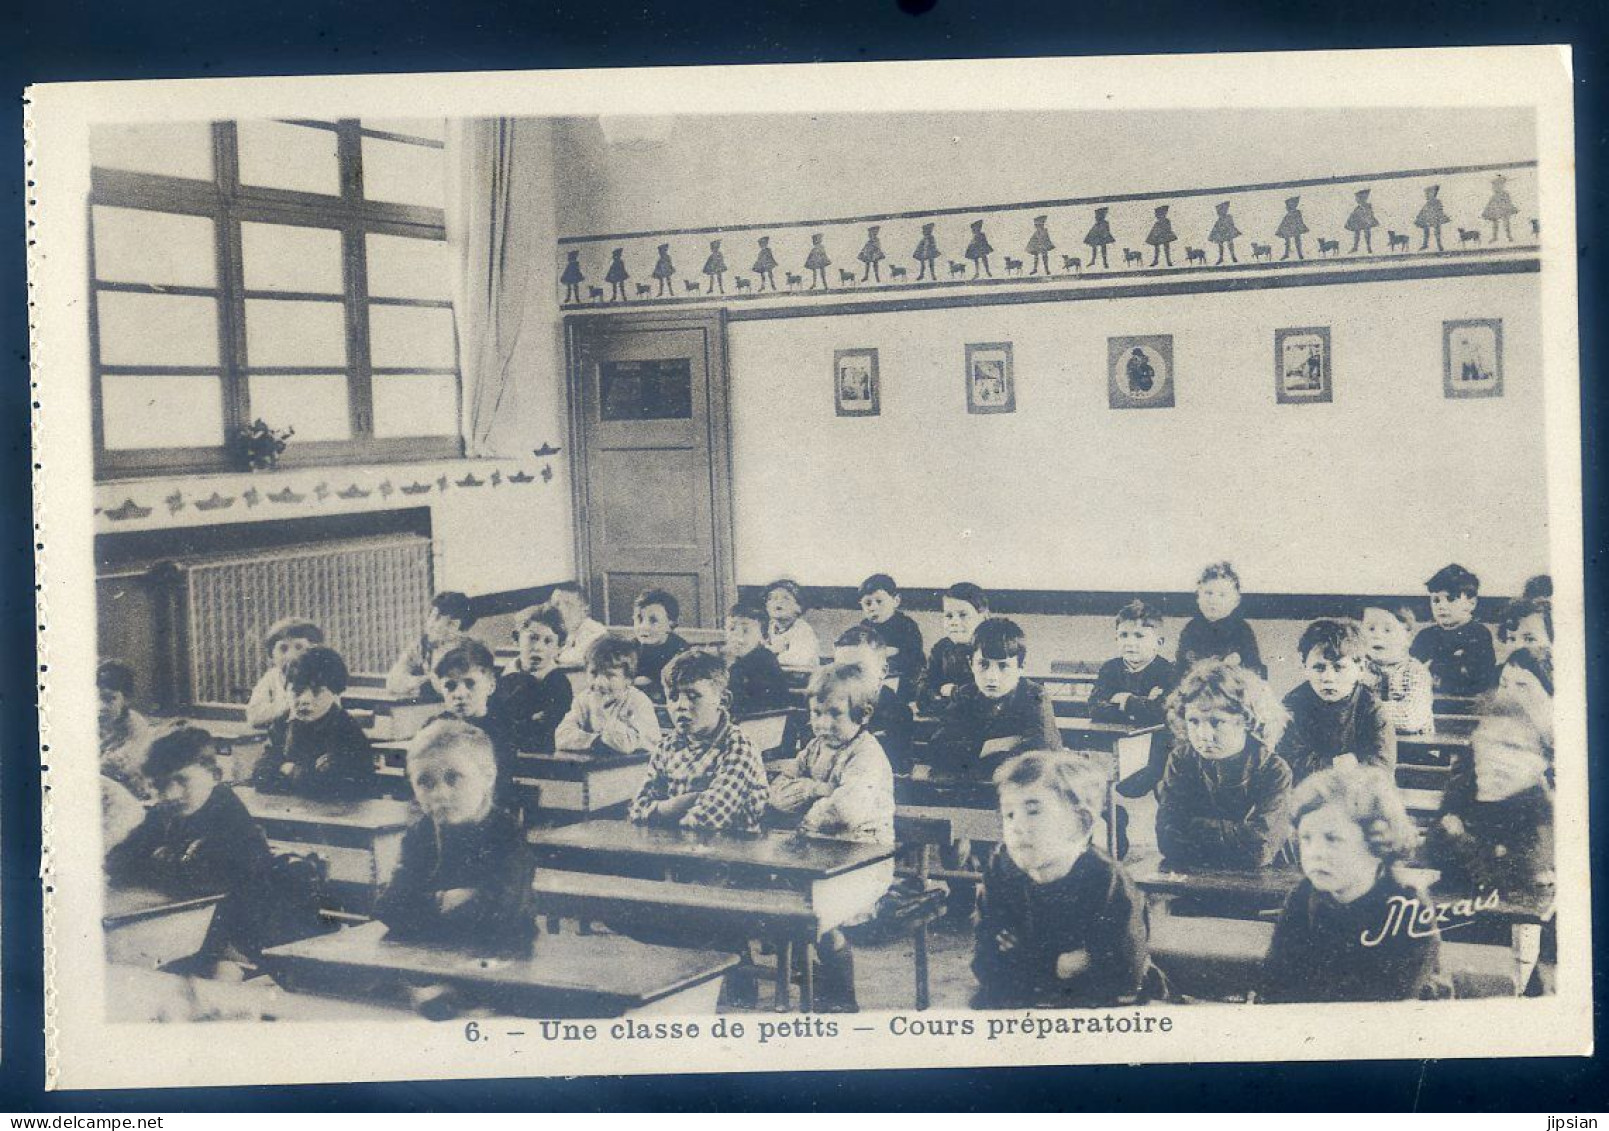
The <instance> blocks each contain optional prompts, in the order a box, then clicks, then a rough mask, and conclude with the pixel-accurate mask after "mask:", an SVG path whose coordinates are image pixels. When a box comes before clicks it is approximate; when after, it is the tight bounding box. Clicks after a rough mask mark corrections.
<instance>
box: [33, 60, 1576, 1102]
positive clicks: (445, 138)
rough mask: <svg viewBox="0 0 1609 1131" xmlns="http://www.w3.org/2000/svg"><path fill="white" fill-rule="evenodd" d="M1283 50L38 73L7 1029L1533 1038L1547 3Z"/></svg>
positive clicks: (1550, 132) (994, 1038) (1177, 1051)
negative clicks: (24, 685) (1424, 44)
mask: <svg viewBox="0 0 1609 1131" xmlns="http://www.w3.org/2000/svg"><path fill="white" fill-rule="evenodd" d="M1498 56H1500V59H1498V58H1497V57H1498ZM1494 59H1495V60H1496V62H1497V63H1500V64H1501V65H1494ZM1323 62H1324V67H1323V68H1318V69H1317V70H1315V61H1314V60H1312V59H1309V58H1306V57H1302V56H1297V55H1278V56H1269V57H1256V58H1255V59H1254V58H1252V57H1227V56H1226V57H1214V56H1204V57H1200V58H1179V59H1173V60H1164V61H1158V62H1156V64H1155V69H1154V70H1150V71H1148V72H1147V77H1146V78H1145V79H1144V81H1143V82H1142V81H1140V80H1139V79H1138V78H1137V77H1135V75H1136V73H1135V72H1134V71H1133V70H1125V61H1124V60H1120V59H1109V60H1076V61H1074V60H1027V61H1020V62H1015V63H1006V62H983V63H965V64H899V65H888V66H892V67H895V68H896V70H895V71H889V70H888V69H887V68H886V67H885V66H884V65H881V64H869V65H866V66H854V67H834V68H826V69H823V68H814V67H798V68H770V69H767V70H766V71H765V73H764V78H763V81H762V78H761V76H760V75H751V74H749V73H748V72H747V70H746V69H745V68H720V69H711V70H710V71H709V72H708V73H706V72H702V71H696V70H695V71H689V72H686V73H679V74H673V73H671V72H665V73H663V74H657V75H656V76H655V86H654V88H653V89H654V90H655V91H656V94H655V100H654V102H653V103H652V104H648V103H646V102H644V101H643V98H642V96H641V95H640V94H639V95H635V96H634V95H631V94H629V93H627V92H628V91H630V90H641V89H643V88H641V87H633V86H631V85H630V84H623V85H619V86H616V85H612V84H613V83H614V82H615V78H614V77H612V76H611V75H610V74H609V73H607V72H586V71H572V72H551V73H529V74H518V73H508V74H505V75H502V76H499V77H497V78H495V79H493V78H490V77H488V78H486V79H485V81H484V82H476V81H474V77H473V76H458V77H450V76H440V77H427V78H421V77H417V76H415V77H410V78H408V79H407V80H406V82H404V81H403V80H402V79H400V78H397V79H389V80H387V79H383V78H376V79H373V80H364V79H356V78H353V79H344V80H337V79H331V80H295V81H290V80H286V82H284V83H283V84H281V85H279V86H275V87H272V88H271V89H270V88H269V87H261V88H259V87H258V86H256V85H254V83H255V80H229V81H228V82H223V83H220V84H218V85H207V86H204V87H191V86H188V85H186V84H172V85H171V86H170V85H169V84H156V85H155V86H154V87H152V88H150V89H145V90H138V91H130V90H124V89H123V88H120V87H119V86H117V85H115V84H114V85H105V84H101V85H64V86H60V87H46V88H40V89H37V90H36V91H34V92H33V97H34V110H33V113H34V117H35V122H34V124H33V127H32V128H33V130H34V135H33V145H34V151H35V154H36V160H37V161H38V163H39V164H38V179H39V182H40V184H41V186H42V188H41V190H40V192H41V200H40V201H39V202H38V204H37V205H36V206H35V219H36V221H37V223H38V225H39V232H40V235H41V237H42V238H47V239H49V240H51V241H53V243H52V246H53V247H54V248H56V249H59V250H58V251H57V253H56V254H54V255H53V256H52V257H50V258H48V259H47V260H46V261H44V262H42V263H41V264H39V265H38V266H37V268H36V275H35V278H34V280H33V282H34V286H35V299H36V303H37V305H38V317H39V320H40V321H39V331H38V333H39V337H38V341H37V343H36V354H35V360H36V366H37V368H38V369H39V370H40V371H41V373H42V374H43V378H42V385H43V390H44V391H43V393H42V394H41V397H42V401H43V406H42V409H41V412H40V414H39V416H38V419H37V422H36V427H37V428H38V429H39V453H40V454H39V459H40V462H41V465H42V468H43V470H42V471H41V472H40V480H39V490H40V491H41V493H42V496H43V499H44V505H43V506H42V507H41V509H40V520H41V523H42V527H41V537H42V539H43V541H44V544H45V545H46V546H47V547H48V550H47V551H46V552H45V553H44V554H43V555H42V557H41V562H42V565H41V567H40V568H41V574H40V577H41V583H42V585H43V586H44V589H43V591H42V598H41V599H42V602H43V603H45V604H48V606H49V609H50V614H51V615H50V618H49V625H48V626H47V627H46V629H45V630H44V632H43V633H42V636H41V650H42V657H44V656H47V655H48V658H49V675H48V684H49V694H48V696H46V697H44V698H42V701H41V709H42V713H43V714H44V715H45V717H46V719H47V721H48V723H49V727H50V730H49V733H50V735H51V738H50V743H51V747H52V750H51V753H50V755H49V757H48V770H47V771H46V774H47V776H46V781H47V782H48V784H49V794H48V800H47V821H46V825H47V833H46V855H47V859H46V878H47V881H48V882H49V883H50V884H51V885H52V886H51V888H50V891H51V894H50V895H49V896H47V905H48V906H47V922H48V930H49V932H50V958H49V961H50V964H51V965H50V967H49V971H48V973H49V978H48V982H49V992H50V994H51V1002H52V1009H53V1010H54V1018H55V1020H54V1028H53V1032H52V1036H51V1038H50V1042H51V1043H50V1046H49V1055H50V1057H51V1061H52V1065H53V1069H52V1071H53V1072H54V1073H55V1074H56V1076H55V1083H56V1084H57V1085H58V1086H63V1087H88V1086H95V1087H116V1086H150V1085H158V1084H221V1083H258V1082H281V1083H284V1082H294V1081H310V1080H368V1079H408V1078H424V1077H431V1078H434V1077H440V1076H468V1077H473V1076H495V1075H575V1074H588V1073H598V1072H608V1073H654V1072H665V1071H676V1072H693V1071H706V1070H745V1071H747V1070H759V1069H768V1068H789V1069H793V1068H798V1067H800V1065H801V1058H802V1057H805V1056H806V1055H808V1058H809V1061H810V1066H812V1067H823V1068H868V1067H896V1066H902V1067H915V1066H943V1065H974V1064H1039V1063H1068V1062H1107V1061H1119V1062H1123V1061H1126V1062H1131V1063H1132V1062H1139V1061H1163V1060H1168V1061H1190V1060H1201V1059H1230V1060H1256V1059H1271V1058H1274V1059H1277V1058H1288V1057H1298V1058H1328V1059H1348V1058H1359V1057H1375V1056H1382V1055H1410V1056H1415V1057H1422V1056H1434V1057H1458V1056H1469V1055H1499V1056H1519V1055H1548V1054H1560V1053H1567V1052H1571V1051H1579V1050H1582V1049H1584V1048H1585V1047H1587V1046H1588V1045H1589V1044H1590V1017H1591V1006H1592V1001H1591V988H1590V975H1591V955H1590V950H1589V947H1588V943H1587V938H1586V914H1587V907H1588V905H1589V900H1590V894H1591V893H1590V887H1589V878H1588V871H1587V867H1586V855H1585V806H1586V776H1585V774H1586V745H1585V722H1584V719H1585V714H1584V704H1585V692H1584V688H1585V676H1584V655H1585V645H1584V632H1583V622H1582V609H1583V603H1582V592H1581V590H1582V580H1581V572H1580V562H1579V558H1580V552H1579V551H1580V537H1581V517H1580V506H1581V500H1580V483H1579V478H1578V476H1579V459H1578V457H1579V454H1580V453H1579V447H1578V441H1577V439H1576V435H1577V432H1576V430H1575V422H1574V416H1573V414H1574V412H1575V411H1576V409H1575V404H1576V393H1577V390H1578V377H1577V372H1576V364H1575V358H1574V353H1573V343H1574V333H1575V330H1574V327H1575V321H1574V319H1575V313H1574V310H1575V308H1574V297H1575V296H1574V289H1573V288H1574V274H1573V268H1572V267H1571V259H1572V256H1573V250H1572V240H1571V234H1570V233H1571V225H1572V224H1573V216H1574V213H1573V207H1574V204H1573V198H1572V195H1571V188H1570V181H1569V176H1568V170H1569V167H1570V164H1571V159H1570V151H1569V141H1568V139H1569V135H1570V101H1569V100H1570V81H1569V73H1568V69H1567V67H1565V66H1562V65H1561V64H1560V63H1559V59H1558V57H1557V56H1556V55H1554V54H1550V53H1549V52H1548V51H1547V50H1546V49H1543V48H1516V49H1500V50H1499V49H1487V50H1480V51H1470V52H1463V51H1449V52H1435V53H1425V54H1423V55H1416V54H1414V53H1411V52H1409V53H1402V54H1400V55H1398V54H1393V53H1385V54H1384V55H1371V56H1369V57H1368V58H1358V59H1352V58H1350V57H1347V56H1344V55H1328V56H1324V57H1323ZM1346 68H1352V69H1351V70H1346V72H1345V73H1348V74H1351V75H1352V76H1353V81H1352V82H1351V83H1350V84H1349V85H1350V87H1351V89H1352V91H1353V93H1354V94H1355V95H1356V97H1357V101H1358V104H1357V105H1355V106H1354V105H1346V104H1339V103H1337V102H1336V100H1335V97H1334V92H1333V90H1332V89H1331V88H1330V87H1327V86H1326V85H1325V84H1324V80H1323V77H1322V76H1323V75H1325V74H1334V73H1338V71H1339V70H1344V69H1346ZM895 73H897V74H898V75H900V76H903V77H904V79H903V81H902V83H893V82H892V76H893V75H894V74H895ZM632 74H636V75H637V77H638V78H639V79H640V78H641V77H642V74H643V72H632ZM1248 76H1257V77H1258V78H1259V81H1258V82H1256V83H1248V82H1246V81H1245V80H1246V79H1247V77H1248ZM1472 76H1483V79H1482V82H1484V83H1489V84H1491V85H1490V88H1486V87H1482V86H1481V84H1480V83H1476V82H1474V81H1473V78H1472ZM1237 82H1238V83H1239V85H1238V86H1237ZM734 84H735V85H734ZM1092 84H1093V85H1092ZM1253 86H1255V87H1256V88H1257V93H1256V94H1255V95H1253V94H1248V93H1246V90H1247V89H1249V88H1250V87H1253ZM895 87H898V88H899V89H898V94H897V95H890V96H889V97H890V101H889V102H888V104H887V105H886V106H884V105H882V104H881V103H877V104H876V105H877V106H878V108H876V109H872V108H870V107H871V106H872V105H873V104H874V103H873V102H872V101H870V96H869V95H868V91H870V90H876V91H878V92H880V93H879V97H881V96H882V94H881V92H885V91H888V90H892V89H893V88H895ZM1142 88H1143V89H1142ZM733 89H743V90H745V91H747V92H748V94H749V95H750V96H751V97H748V98H745V99H742V100H739V101H734V100H733V99H732V98H730V97H713V96H711V94H710V92H711V91H714V90H726V91H731V90H733ZM1108 89H1110V90H1113V91H1117V92H1119V94H1118V95H1117V96H1112V95H1105V94H1104V93H1103V94H1092V93H1091V91H1092V90H1094V91H1100V92H1105V91H1106V90H1108ZM1012 91H1032V92H1034V93H1033V97H1032V99H1031V100H1029V97H1028V95H1026V94H1016V95H1013V94H1011V93H1009V92H1012ZM1159 91H1167V92H1175V91H1176V92H1177V100H1176V104H1170V103H1168V102H1167V100H1166V99H1161V98H1159V97H1158V92H1159ZM159 92H166V93H165V94H159ZM1001 92H1007V93H1004V94H1003V93H1001ZM1142 95H1143V97H1142ZM1108 99H1110V100H1108ZM797 154H813V155H821V159H820V160H816V161H811V162H807V163H803V164H800V163H798V162H796V161H793V160H792V155H797ZM934 154H942V155H943V159H942V160H936V159H934V158H933V155H934ZM1023 155H1032V156H1033V160H1024V159H1022V158H1023ZM1097 155H1098V156H1097ZM918 168H919V169H920V170H921V175H920V176H915V175H911V172H912V170H914V169H918ZM843 170H854V171H855V173H856V175H853V176H848V175H844V173H843ZM1543 233H1546V235H1545V236H1544V235H1543ZM1025 268H1026V269H1025ZM1544 326H1546V328H1547V332H1546V333H1544ZM1332 340H1336V341H1340V342H1342V343H1344V350H1343V356H1342V357H1341V359H1340V360H1341V362H1342V364H1343V366H1344V372H1343V373H1340V374H1337V373H1336V372H1335V367H1334V362H1335V359H1334V358H1333V357H1332V354H1331V342H1332ZM1270 351H1272V356H1273V367H1274V371H1275V372H1274V376H1275V387H1274V394H1275V395H1274V396H1272V397H1271V396H1270V395H1269V388H1268V375H1269V358H1270ZM1438 355H1439V356H1438ZM828 358H830V359H831V377H830V380H831V383H832V397H831V402H830V404H829V401H828V398H827V397H826V396H825V395H824V394H825V390H824V389H823V387H822V379H823V377H824V376H825V375H826V374H825V373H824V372H823V371H824V370H825V369H826V367H827V359H828ZM1438 362H1439V363H1440V364H1441V367H1442V376H1443V381H1442V384H1441V387H1439V388H1438V386H1437V382H1436V379H1435V374H1436V367H1437V364H1438ZM1019 364H1020V365H1021V367H1022V370H1023V372H1024V374H1026V375H1027V377H1026V379H1027V380H1028V381H1029V386H1028V388H1029V392H1030V395H1029V396H1028V397H1026V398H1021V399H1019V397H1018V393H1017V387H1016V380H1017V373H1016V369H1017V366H1018V365H1019ZM880 370H881V371H886V372H889V373H891V374H892V375H893V377H892V380H893V383H892V384H891V385H890V389H891V391H892V394H893V396H894V400H893V401H892V402H891V403H890V404H888V405H886V406H885V404H884V398H883V390H882V387H881V381H882V373H881V372H880ZM958 371H959V373H958ZM961 374H964V382H965V386H964V389H965V398H964V406H965V411H964V412H963V411H961V407H962V404H961V403H959V402H961V398H958V397H957V396H956V393H957V390H956V388H955V382H956V379H957V376H958V375H961ZM1181 375H1182V376H1181ZM1337 379H1339V380H1340V381H1341V382H1342V383H1343V390H1344V391H1343V393H1342V395H1336V393H1335V390H1334V382H1335V381H1336V380H1337ZM1181 382H1182V383H1181ZM1472 399H1474V400H1481V401H1483V403H1480V404H1470V403H1465V402H1466V401H1467V400H1472ZM1305 404H1323V405H1325V406H1326V407H1325V408H1324V409H1323V410H1318V411H1313V412H1304V411H1300V410H1296V409H1291V408H1288V407H1287V406H1291V405H1305ZM1128 409H1165V410H1166V411H1165V412H1158V413H1142V414H1140V415H1133V414H1131V413H1128V412H1126V411H1117V410H1128ZM980 414H981V415H995V416H997V417H998V419H996V420H978V419H976V416H978V415H980ZM91 703H93V704H94V710H93V712H92V711H91V710H90V704H91ZM1556 703H1557V713H1556V709H1555V704H1556ZM91 714H93V716H94V718H95V727H94V728H93V729H92V728H91V727H90V726H89V721H88V720H89V718H90V717H91ZM96 742H98V757H97V755H96V754H95V753H94V752H93V751H94V744H95V743H96ZM335 1041H339V1042H340V1047H341V1048H342V1049H343V1052H342V1054H341V1056H340V1057H338V1058H332V1057H330V1056H329V1055H328V1053H327V1050H328V1049H329V1048H331V1047H334V1046H333V1045H332V1044H331V1042H335ZM223 1044H228V1045H230V1047H231V1048H232V1049H235V1050H238V1055H236V1054H234V1053H232V1054H231V1055H230V1056H229V1057H227V1058H218V1057H209V1056H206V1055H203V1050H205V1049H206V1048H208V1047H209V1046H211V1047H218V1046H220V1045H223ZM113 1046H117V1047H122V1048H128V1047H130V1046H137V1050H136V1051H135V1052H132V1053H130V1054H129V1055H126V1056H119V1057H108V1056H106V1055H105V1050H106V1049H107V1048H109V1047H113Z"/></svg>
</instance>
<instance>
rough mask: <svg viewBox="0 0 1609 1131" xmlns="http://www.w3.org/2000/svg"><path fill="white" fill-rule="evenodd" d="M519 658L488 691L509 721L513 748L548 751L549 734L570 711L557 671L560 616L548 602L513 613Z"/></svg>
mask: <svg viewBox="0 0 1609 1131" xmlns="http://www.w3.org/2000/svg"><path fill="white" fill-rule="evenodd" d="M514 641H515V643H516V644H518V645H519V648H520V654H519V658H518V659H516V660H515V661H514V668H513V670H512V671H510V672H508V673H507V674H506V675H504V676H503V677H502V678H500V679H499V680H498V681H497V690H496V692H495V693H494V698H496V699H497V700H498V701H499V702H500V703H501V704H502V706H503V708H504V714H505V716H506V717H507V719H508V723H509V738H510V740H511V741H512V742H513V744H514V748H515V749H516V750H521V751H528V752H530V753H533V754H551V753H553V749H554V747H553V735H554V732H555V731H557V730H558V729H559V723H560V722H562V721H563V720H564V716H565V715H566V714H568V713H569V711H570V704H571V702H572V701H573V700H574V698H575V692H574V690H573V689H572V688H571V686H570V677H569V676H567V675H566V674H565V673H564V672H562V671H560V670H559V666H558V657H559V654H560V652H561V651H563V649H564V641H565V627H564V614H563V613H562V612H561V611H560V610H559V609H558V608H557V607H556V606H554V605H535V606H533V607H531V608H529V609H526V610H525V611H524V612H522V613H521V614H520V615H519V620H518V622H517V623H516V625H515V628H514Z"/></svg>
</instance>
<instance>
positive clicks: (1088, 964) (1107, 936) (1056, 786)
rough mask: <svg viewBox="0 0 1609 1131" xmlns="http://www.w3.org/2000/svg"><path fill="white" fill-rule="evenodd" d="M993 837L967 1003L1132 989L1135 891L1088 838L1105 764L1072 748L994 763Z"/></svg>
mask: <svg viewBox="0 0 1609 1131" xmlns="http://www.w3.org/2000/svg"><path fill="white" fill-rule="evenodd" d="M994 781H995V785H996V786H997V787H998V789H999V791H1000V821H1001V825H1002V828H1003V831H1004V837H1005V839H1004V841H1003V842H1002V843H1001V844H1000V846H999V847H998V848H996V849H995V851H994V854H993V855H992V856H991V857H990V859H989V863H988V867H987V868H986V869H985V871H984V875H983V887H982V891H981V893H980V895H979V898H978V919H977V932H976V935H977V938H976V946H975V949H974V951H973V958H972V972H973V973H974V974H975V975H977V979H978V992H977V995H976V996H975V997H974V998H973V1002H972V1004H973V1006H974V1007H975V1008H979V1009H1027V1008H1050V1009H1068V1008H1073V1007H1079V1006H1084V1007H1094V1008H1100V1007H1108V1006H1114V1005H1118V1004H1120V1003H1123V1002H1125V1001H1133V1000H1134V999H1135V998H1136V997H1138V995H1139V994H1140V992H1141V985H1142V983H1143V981H1144V979H1145V975H1146V970H1147V966H1148V960H1147V956H1146V935H1147V931H1146V919H1145V898H1144V897H1143V896H1142V895H1140V893H1139V892H1138V891H1137V890H1136V889H1135V887H1134V883H1133V881H1131V880H1130V879H1129V877H1128V875H1127V873H1125V872H1124V871H1123V867H1122V865H1121V864H1118V863H1116V862H1115V861H1113V860H1112V859H1111V857H1109V856H1107V855H1106V854H1105V853H1104V852H1102V851H1100V850H1099V849H1098V848H1096V847H1094V845H1093V844H1091V839H1092V836H1093V834H1094V830H1095V825H1096V823H1097V821H1098V820H1099V819H1100V816H1099V815H1100V813H1101V811H1102V809H1103V807H1104V805H1105V800H1106V773H1105V771H1104V770H1102V769H1101V768H1100V767H1099V766H1097V765H1095V764H1094V763H1093V762H1091V761H1090V760H1089V759H1087V758H1085V757H1084V756H1082V755H1078V754H1066V753H1047V752H1041V751H1034V752H1032V753H1027V754H1022V755H1020V756H1018V757H1016V758H1012V759H1011V760H1010V761H1008V762H1006V763H1005V764H1004V765H1002V766H1000V767H999V769H998V770H996V771H995V775H994Z"/></svg>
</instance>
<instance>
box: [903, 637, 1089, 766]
mask: <svg viewBox="0 0 1609 1131" xmlns="http://www.w3.org/2000/svg"><path fill="white" fill-rule="evenodd" d="M972 640H973V649H972V682H971V683H969V684H967V685H966V686H965V687H963V688H961V689H960V690H958V691H957V692H956V693H955V698H954V699H953V700H952V701H951V703H950V706H949V707H948V708H947V709H946V710H945V712H944V717H943V718H942V719H941V720H940V721H939V728H938V731H937V733H935V734H934V736H933V741H932V743H930V744H929V747H928V750H929V753H930V755H931V759H932V765H933V768H934V770H935V771H937V772H939V773H941V774H958V775H962V776H969V777H980V778H981V777H987V776H988V775H991V774H993V772H994V770H993V767H994V766H996V765H998V764H999V763H1000V762H1001V761H1002V760H1003V759H1004V758H1005V757H1006V756H1007V755H1011V754H1021V753H1023V752H1024V751H1027V750H1060V749H1061V748H1062V740H1061V732H1060V731H1059V730H1057V728H1056V717H1055V714H1054V712H1053V711H1052V709H1051V703H1050V696H1048V695H1046V694H1045V689H1044V688H1043V687H1041V686H1040V685H1039V684H1037V683H1035V682H1034V681H1033V680H1031V679H1025V678H1023V674H1022V667H1023V663H1024V662H1025V661H1026V660H1027V657H1028V641H1027V638H1026V637H1025V636H1024V635H1023V632H1022V629H1021V628H1019V627H1018V626H1017V622H1016V621H1013V620H1007V619H1006V618H1005V617H990V618H989V619H987V620H985V621H984V622H983V623H982V624H980V625H978V628H977V631H976V632H975V633H973V637H972Z"/></svg>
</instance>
